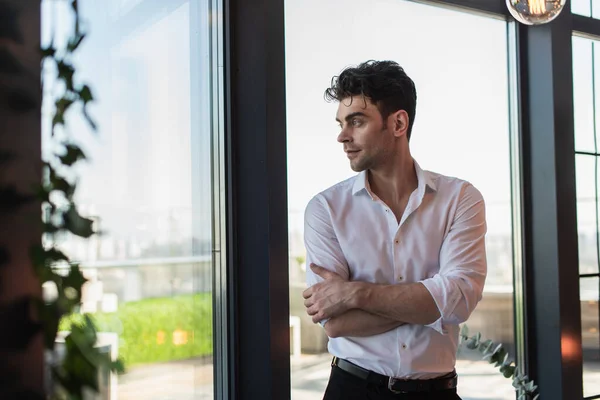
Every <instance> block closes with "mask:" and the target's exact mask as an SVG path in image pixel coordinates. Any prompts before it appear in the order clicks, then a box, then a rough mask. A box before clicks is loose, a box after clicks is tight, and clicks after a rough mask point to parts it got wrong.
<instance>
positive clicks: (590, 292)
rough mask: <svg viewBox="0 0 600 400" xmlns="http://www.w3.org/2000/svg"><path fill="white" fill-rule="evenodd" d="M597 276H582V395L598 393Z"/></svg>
mask: <svg viewBox="0 0 600 400" xmlns="http://www.w3.org/2000/svg"><path fill="white" fill-rule="evenodd" d="M599 289H600V281H599V279H598V278H582V279H581V283H580V291H581V293H580V295H581V345H582V348H583V396H584V397H589V396H595V395H598V394H600V333H599V329H600V325H599V324H598V308H599V307H600V305H599V304H598V301H599V300H600V297H599V296H598V294H599Z"/></svg>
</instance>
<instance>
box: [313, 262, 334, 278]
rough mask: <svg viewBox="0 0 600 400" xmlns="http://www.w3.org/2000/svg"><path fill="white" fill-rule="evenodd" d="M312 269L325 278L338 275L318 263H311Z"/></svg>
mask: <svg viewBox="0 0 600 400" xmlns="http://www.w3.org/2000/svg"><path fill="white" fill-rule="evenodd" d="M310 269H311V270H312V271H313V272H314V273H315V274H317V275H319V276H320V277H321V278H323V279H328V278H333V277H335V276H336V274H335V273H333V272H331V271H329V270H328V269H325V268H323V267H320V266H318V265H317V264H310Z"/></svg>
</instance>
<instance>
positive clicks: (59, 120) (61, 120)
mask: <svg viewBox="0 0 600 400" xmlns="http://www.w3.org/2000/svg"><path fill="white" fill-rule="evenodd" d="M64 124H65V116H64V114H60V113H55V114H54V117H52V127H53V128H54V127H55V126H58V125H64Z"/></svg>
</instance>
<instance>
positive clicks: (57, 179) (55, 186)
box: [50, 168, 75, 199]
mask: <svg viewBox="0 0 600 400" xmlns="http://www.w3.org/2000/svg"><path fill="white" fill-rule="evenodd" d="M50 185H51V186H52V190H58V191H59V192H63V193H64V194H65V197H66V198H67V199H71V198H72V197H73V194H75V185H71V184H70V183H69V182H68V181H67V180H66V179H65V178H63V177H61V176H60V175H58V174H57V173H56V172H55V170H54V169H53V168H50Z"/></svg>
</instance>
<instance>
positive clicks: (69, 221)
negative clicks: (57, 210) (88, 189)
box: [63, 203, 94, 238]
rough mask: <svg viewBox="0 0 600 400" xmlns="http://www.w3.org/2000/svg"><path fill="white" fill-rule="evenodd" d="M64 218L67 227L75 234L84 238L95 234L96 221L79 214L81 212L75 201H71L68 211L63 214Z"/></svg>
mask: <svg viewBox="0 0 600 400" xmlns="http://www.w3.org/2000/svg"><path fill="white" fill-rule="evenodd" d="M63 220H64V224H65V228H66V229H67V230H68V231H69V232H71V233H73V234H74V235H77V236H80V237H82V238H89V237H90V236H92V235H93V234H94V229H93V224H94V221H92V220H91V219H89V218H84V217H82V216H81V215H79V212H78V211H77V208H76V207H75V204H73V203H71V205H70V206H69V209H68V210H67V212H65V213H64V214H63Z"/></svg>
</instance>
